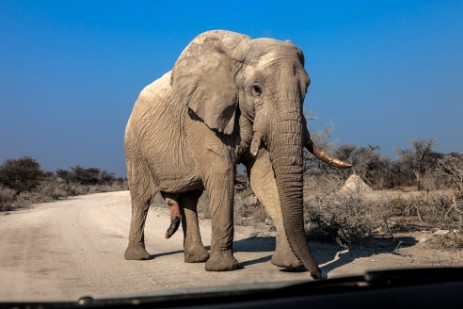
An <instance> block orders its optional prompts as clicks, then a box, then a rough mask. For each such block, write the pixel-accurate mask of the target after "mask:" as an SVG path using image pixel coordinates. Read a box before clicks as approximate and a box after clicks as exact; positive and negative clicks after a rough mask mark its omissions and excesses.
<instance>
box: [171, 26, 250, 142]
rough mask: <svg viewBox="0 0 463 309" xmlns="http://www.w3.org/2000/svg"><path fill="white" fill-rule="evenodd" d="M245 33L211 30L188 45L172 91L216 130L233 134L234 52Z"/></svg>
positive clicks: (177, 66) (175, 71) (235, 100)
mask: <svg viewBox="0 0 463 309" xmlns="http://www.w3.org/2000/svg"><path fill="white" fill-rule="evenodd" d="M244 38H247V37H246V36H244V35H241V34H237V33H233V32H228V31H219V30H218V31H209V32H206V33H203V34H200V35H199V36H197V37H196V38H195V39H194V40H193V41H191V43H190V44H189V45H188V46H187V47H186V48H185V50H184V51H183V52H182V54H181V55H180V57H179V58H178V60H177V62H176V63H175V66H174V69H173V70H172V75H171V76H172V77H171V85H172V88H173V93H174V96H175V98H176V100H178V101H179V102H180V103H181V104H186V105H187V106H188V108H189V109H190V110H191V111H193V112H194V113H195V114H196V116H198V117H199V118H200V119H201V120H202V121H204V123H205V124H206V125H207V126H208V127H209V128H210V129H213V130H216V131H218V132H221V133H225V134H232V133H233V129H234V124H235V112H236V108H237V105H238V92H237V88H236V85H235V81H234V77H235V72H236V69H235V65H234V61H236V59H235V57H233V56H232V54H233V51H234V50H235V49H236V47H237V46H238V45H239V44H240V42H241V40H242V39H244Z"/></svg>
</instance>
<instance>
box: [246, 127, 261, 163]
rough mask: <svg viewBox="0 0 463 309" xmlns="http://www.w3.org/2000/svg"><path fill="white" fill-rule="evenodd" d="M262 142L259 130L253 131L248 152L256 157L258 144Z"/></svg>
mask: <svg viewBox="0 0 463 309" xmlns="http://www.w3.org/2000/svg"><path fill="white" fill-rule="evenodd" d="M261 143H262V133H260V132H257V131H256V132H254V134H253V135H252V141H251V147H250V149H249V152H250V153H251V155H252V156H253V157H256V156H257V154H258V153H259V148H260V144H261Z"/></svg>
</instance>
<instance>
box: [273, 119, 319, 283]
mask: <svg viewBox="0 0 463 309" xmlns="http://www.w3.org/2000/svg"><path fill="white" fill-rule="evenodd" d="M295 114H297V113H295ZM299 115H300V114H299ZM292 118H297V117H292ZM303 147H304V145H303V143H302V123H301V121H300V119H287V120H284V121H281V119H279V123H278V124H275V126H274V132H273V134H271V138H270V143H269V150H270V159H271V161H272V165H273V169H274V172H275V178H276V183H277V187H278V193H279V196H280V205H281V214H282V218H283V226H284V229H285V234H286V236H287V238H288V243H289V245H290V247H291V250H292V251H293V253H294V255H295V256H296V257H297V258H298V259H299V260H300V261H301V262H302V264H303V265H304V266H305V268H307V270H309V271H310V273H311V276H312V277H313V278H316V279H319V278H321V270H320V268H319V267H318V264H317V263H316V261H315V259H314V258H313V256H312V254H311V252H310V249H309V247H308V245H307V240H306V236H305V228H304V214H303V211H304V209H303V168H302V158H303Z"/></svg>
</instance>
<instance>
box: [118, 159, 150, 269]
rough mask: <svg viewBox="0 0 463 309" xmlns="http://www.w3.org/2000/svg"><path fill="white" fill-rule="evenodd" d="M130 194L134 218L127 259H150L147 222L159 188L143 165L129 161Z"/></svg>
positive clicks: (126, 254) (131, 223)
mask: <svg viewBox="0 0 463 309" xmlns="http://www.w3.org/2000/svg"><path fill="white" fill-rule="evenodd" d="M127 171H128V179H129V188H130V195H131V197H132V219H131V222H130V232H129V244H128V246H127V249H126V250H125V253H124V257H125V259H126V260H148V259H150V258H151V256H150V254H149V253H148V252H147V251H146V249H145V233H144V229H145V222H146V216H147V215H148V210H149V207H150V203H151V199H152V197H153V196H154V195H155V194H156V193H157V191H158V190H157V188H156V186H155V184H154V182H153V180H152V178H151V177H150V176H148V174H147V173H145V172H144V170H143V169H142V166H140V165H137V164H134V163H131V162H127Z"/></svg>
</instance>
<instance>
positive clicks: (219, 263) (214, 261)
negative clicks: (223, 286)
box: [206, 250, 240, 271]
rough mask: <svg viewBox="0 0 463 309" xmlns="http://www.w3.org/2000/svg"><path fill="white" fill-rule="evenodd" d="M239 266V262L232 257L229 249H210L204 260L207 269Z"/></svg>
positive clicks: (235, 267) (220, 269)
mask: <svg viewBox="0 0 463 309" xmlns="http://www.w3.org/2000/svg"><path fill="white" fill-rule="evenodd" d="M238 268H240V263H238V261H237V260H236V259H235V258H234V257H233V253H232V251H231V250H225V251H212V252H211V256H210V258H209V260H207V262H206V270H207V271H228V270H235V269H238Z"/></svg>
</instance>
